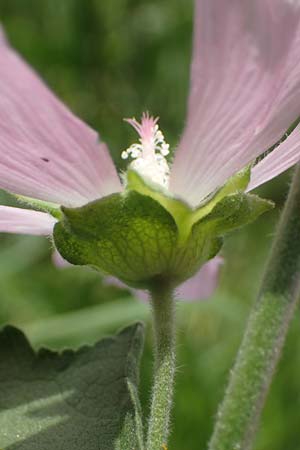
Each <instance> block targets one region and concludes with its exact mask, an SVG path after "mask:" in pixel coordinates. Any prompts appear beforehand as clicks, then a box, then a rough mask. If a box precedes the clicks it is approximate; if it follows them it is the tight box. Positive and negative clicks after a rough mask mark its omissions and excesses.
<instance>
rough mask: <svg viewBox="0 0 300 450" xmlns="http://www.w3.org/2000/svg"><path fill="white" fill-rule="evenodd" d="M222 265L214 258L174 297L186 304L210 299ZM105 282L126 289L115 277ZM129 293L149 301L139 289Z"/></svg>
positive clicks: (218, 258)
mask: <svg viewBox="0 0 300 450" xmlns="http://www.w3.org/2000/svg"><path fill="white" fill-rule="evenodd" d="M222 264H223V258H221V257H220V256H216V257H215V258H213V259H212V260H210V261H208V262H207V263H206V264H204V265H203V266H202V267H201V269H200V270H199V272H198V273H197V274H196V275H194V276H193V277H192V278H190V279H189V280H187V281H186V282H185V283H183V284H182V285H180V286H179V288H178V289H177V294H176V297H177V298H179V299H180V300H185V301H188V302H192V301H197V300H204V299H207V298H209V297H211V296H212V294H213V293H214V291H215V289H216V287H217V285H218V281H219V275H220V268H221V266H222ZM105 282H106V284H108V285H109V284H110V285H112V286H116V287H120V288H125V289H128V286H126V284H124V283H123V282H122V281H120V280H118V279H117V278H115V277H106V278H105ZM130 291H131V292H132V294H133V295H134V296H135V297H137V298H138V299H139V300H142V301H148V300H149V295H148V293H147V291H144V290H141V289H130Z"/></svg>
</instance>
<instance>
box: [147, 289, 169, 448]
mask: <svg viewBox="0 0 300 450" xmlns="http://www.w3.org/2000/svg"><path fill="white" fill-rule="evenodd" d="M151 294H152V309H153V330H154V346H155V349H154V354H155V362H154V383H153V390H152V403H151V411H150V419H149V428H148V437H147V445H146V449H147V450H162V449H165V448H166V445H167V439H168V435H169V424H170V413H171V408H172V400H173V384H174V373H175V305H174V299H173V295H172V290H171V289H169V287H168V286H163V285H161V286H160V288H158V287H157V288H155V289H153V290H152V293H151Z"/></svg>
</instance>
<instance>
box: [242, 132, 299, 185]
mask: <svg viewBox="0 0 300 450" xmlns="http://www.w3.org/2000/svg"><path fill="white" fill-rule="evenodd" d="M299 160H300V127H299V126H298V127H297V128H296V129H295V130H294V131H293V132H292V134H291V135H290V136H289V137H288V138H287V139H286V140H285V141H284V142H283V143H282V144H280V145H279V146H278V147H277V148H276V149H275V150H273V151H272V152H271V153H269V154H268V155H267V156H266V157H265V158H264V159H262V160H261V161H260V162H259V163H258V164H256V166H254V167H253V169H252V170H251V180H250V183H249V186H248V188H247V191H248V192H249V191H251V190H252V189H255V188H256V187H258V186H260V185H261V184H263V183H265V182H266V181H269V180H271V179H272V178H275V177H276V176H277V175H279V174H280V173H282V172H285V171H286V170H287V169H289V168H290V167H292V166H293V165H294V164H296V163H297V162H298V161H299Z"/></svg>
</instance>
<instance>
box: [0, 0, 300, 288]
mask: <svg viewBox="0 0 300 450" xmlns="http://www.w3.org/2000/svg"><path fill="white" fill-rule="evenodd" d="M299 20H300V4H299V2H298V1H296V0H294V1H292V0H251V1H249V0H230V1H224V0H196V1H195V23H194V46H193V56H192V64H191V82H190V93H189V98H188V111H187V118H186V124H185V127H184V131H183V134H182V137H181V139H180V142H179V144H178V147H177V148H176V149H175V150H174V152H172V154H173V156H172V158H170V155H169V152H170V149H169V146H168V144H167V143H166V140H165V137H164V135H163V134H162V132H161V130H160V129H159V125H158V119H157V118H153V117H151V116H150V115H149V114H148V113H144V114H143V116H142V118H141V121H140V122H139V121H137V120H136V119H128V120H127V121H128V122H129V124H130V125H132V126H133V127H134V128H135V130H136V131H137V133H138V136H139V139H138V142H137V143H136V144H133V145H132V146H130V147H129V148H128V149H122V158H124V159H125V160H126V161H128V169H127V172H126V173H122V174H118V172H117V170H116V168H115V166H114V164H113V161H112V159H111V157H110V155H109V152H108V149H107V146H106V145H105V143H104V142H102V141H101V139H100V138H99V136H98V134H97V133H96V132H94V131H93V130H92V129H90V128H89V127H88V126H87V125H86V124H84V123H83V122H81V121H80V120H79V119H78V118H76V117H75V116H74V115H73V114H72V113H71V112H70V111H69V110H68V109H67V108H66V107H65V106H64V105H63V104H62V103H60V101H59V100H58V99H57V98H56V97H55V96H54V95H53V94H52V93H51V92H50V90H49V89H48V88H47V87H46V86H45V85H44V84H43V82H42V81H41V80H40V79H39V77H38V76H37V75H36V74H35V73H34V71H32V70H31V69H30V68H29V67H28V66H27V65H26V63H25V62H24V61H23V60H22V59H21V58H20V56H18V54H16V52H15V51H14V50H13V49H12V48H11V47H10V46H9V44H8V43H7V41H6V39H5V37H4V35H3V36H1V40H0V187H1V188H2V189H4V190H7V191H9V192H11V193H13V194H15V195H17V196H18V198H19V199H20V200H21V201H22V202H23V203H24V205H29V208H28V209H24V207H22V208H14V207H9V206H1V207H0V231H2V232H12V233H29V234H41V235H51V236H52V237H53V243H54V246H55V247H56V249H57V250H58V252H59V253H60V255H61V256H62V257H63V258H64V259H65V260H67V261H69V262H70V263H72V264H79V265H89V266H91V267H94V268H96V269H98V270H100V271H102V272H103V273H105V274H107V275H110V276H114V277H117V278H118V279H119V280H121V281H122V282H125V283H126V284H128V285H130V286H133V287H134V288H142V289H148V288H151V286H152V285H153V283H155V282H159V281H161V280H168V281H169V282H170V284H171V285H172V286H174V287H176V286H178V285H180V284H181V283H184V282H186V280H188V279H190V280H191V283H193V286H194V288H195V286H197V279H198V278H197V277H200V278H199V280H202V283H201V285H200V283H199V284H198V286H199V287H198V289H199V290H198V291H197V290H196V296H197V294H198V295H199V296H201V293H203V289H204V291H205V290H206V291H205V292H207V293H208V294H209V293H210V292H211V291H212V290H213V285H215V281H216V279H217V277H216V273H217V268H218V267H219V265H220V259H219V258H217V259H216V258H215V256H216V255H217V254H218V252H219V250H220V248H221V245H222V237H223V235H224V234H225V233H226V232H228V231H231V230H232V229H234V228H236V227H239V226H241V225H244V224H246V223H248V222H250V221H252V220H254V219H255V218H256V217H257V216H258V215H259V214H261V213H263V212H264V211H266V210H268V209H269V208H270V207H271V206H272V205H271V204H270V202H268V201H266V200H263V199H260V198H259V197H257V196H256V195H252V194H249V191H251V190H252V189H254V188H256V187H257V186H259V185H261V184H262V183H265V182H266V181H268V180H270V179H271V178H273V177H275V176H277V175H278V174H280V173H281V172H283V171H285V170H286V169H288V168H289V167H290V166H292V165H293V164H295V163H296V162H297V161H298V160H299V159H300V134H299V126H298V125H297V119H298V116H299V115H300V76H299V74H300V56H299V55H300V54H299V44H300V22H299ZM174 101H176V99H174ZM291 124H293V126H292V128H290V129H289V127H290V126H291ZM287 130H288V133H287ZM201 267H202V271H201V270H200V269H201ZM199 270H200V272H199ZM203 270H205V271H206V272H203ZM203 273H206V275H205V280H206V281H205V283H203ZM210 274H212V276H211V275H210ZM195 277H196V278H195ZM212 280H214V281H213V283H212ZM205 284H206V285H207V286H211V289H208V291H209V292H208V291H207V288H206V287H205Z"/></svg>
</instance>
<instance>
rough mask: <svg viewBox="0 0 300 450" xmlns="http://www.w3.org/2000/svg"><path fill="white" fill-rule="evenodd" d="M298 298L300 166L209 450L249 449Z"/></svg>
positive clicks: (299, 272) (299, 292)
mask: <svg viewBox="0 0 300 450" xmlns="http://www.w3.org/2000/svg"><path fill="white" fill-rule="evenodd" d="M299 295H300V166H298V167H297V168H296V171H295V174H294V178H293V182H292V185H291V188H290V192H289V196H288V199H287V202H286V205H285V208H284V211H283V213H282V217H281V220H280V223H279V227H278V230H277V234H276V237H275V240H274V244H273V248H272V251H271V254H270V258H269V261H268V263H267V267H266V271H265V276H264V280H263V283H262V287H261V290H260V294H259V296H258V300H257V301H256V303H255V305H254V307H253V310H252V312H251V314H250V317H249V321H248V325H247V329H246V333H245V335H244V338H243V342H242V344H241V347H240V350H239V353H238V356H237V360H236V363H235V365H234V368H233V370H232V372H231V375H230V380H229V385H228V388H227V391H226V394H225V398H224V401H223V403H222V404H221V406H220V409H219V412H218V416H217V422H216V425H215V430H214V433H213V436H212V439H211V441H210V445H209V450H227V449H228V450H229V449H230V450H250V449H251V448H252V447H253V442H254V438H255V433H256V431H257V427H258V423H259V419H260V415H261V411H262V408H263V405H264V401H265V397H266V394H267V392H268V389H269V386H270V383H271V380H272V376H273V373H274V369H275V368H276V365H277V363H278V360H279V358H280V354H281V350H282V347H283V344H284V341H285V337H286V334H287V331H288V327H289V325H290V322H291V319H292V317H293V313H294V310H295V307H296V305H297V302H298V299H299Z"/></svg>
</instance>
